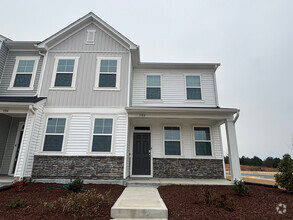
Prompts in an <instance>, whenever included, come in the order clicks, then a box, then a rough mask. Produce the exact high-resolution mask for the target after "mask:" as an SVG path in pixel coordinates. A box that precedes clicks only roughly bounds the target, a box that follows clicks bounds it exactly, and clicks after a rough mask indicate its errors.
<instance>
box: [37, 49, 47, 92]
mask: <svg viewBox="0 0 293 220" xmlns="http://www.w3.org/2000/svg"><path fill="white" fill-rule="evenodd" d="M47 60H48V52H47V53H46V54H45V56H44V58H43V64H42V69H41V72H40V78H39V83H38V88H37V96H38V97H40V93H41V89H42V83H43V79H44V74H45V68H46V65H47Z"/></svg>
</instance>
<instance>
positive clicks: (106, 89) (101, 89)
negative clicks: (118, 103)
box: [93, 87, 120, 91]
mask: <svg viewBox="0 0 293 220" xmlns="http://www.w3.org/2000/svg"><path fill="white" fill-rule="evenodd" d="M93 90H94V91H120V89H119V88H114V87H113V88H107V87H105V88H94V89H93Z"/></svg>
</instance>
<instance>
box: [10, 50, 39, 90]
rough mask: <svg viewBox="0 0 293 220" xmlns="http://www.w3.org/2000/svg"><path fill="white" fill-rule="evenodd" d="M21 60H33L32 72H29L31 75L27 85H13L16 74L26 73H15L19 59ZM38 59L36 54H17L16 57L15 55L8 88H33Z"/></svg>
mask: <svg viewBox="0 0 293 220" xmlns="http://www.w3.org/2000/svg"><path fill="white" fill-rule="evenodd" d="M21 60H34V61H35V63H34V68H33V72H32V73H31V74H32V77H31V82H30V86H29V87H13V85H14V81H15V78H16V74H28V73H26V72H24V73H17V69H18V64H19V61H21ZM39 60H40V57H38V56H29V57H28V56H17V57H15V64H14V68H13V72H12V76H11V80H10V84H9V87H8V90H33V89H34V83H35V78H36V73H37V69H38V65H39ZM29 74H30V73H29Z"/></svg>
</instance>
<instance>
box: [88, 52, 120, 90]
mask: <svg viewBox="0 0 293 220" xmlns="http://www.w3.org/2000/svg"><path fill="white" fill-rule="evenodd" d="M96 59H97V61H96V78H95V84H94V89H93V90H108V91H119V90H120V75H121V60H122V57H99V56H98V57H97V58H96ZM102 60H117V69H116V86H115V87H99V81H100V74H101V72H100V67H101V61H102ZM105 74H107V73H105ZM108 74H113V73H108Z"/></svg>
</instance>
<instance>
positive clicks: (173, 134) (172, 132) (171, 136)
mask: <svg viewBox="0 0 293 220" xmlns="http://www.w3.org/2000/svg"><path fill="white" fill-rule="evenodd" d="M165 140H180V128H179V127H165Z"/></svg>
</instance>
